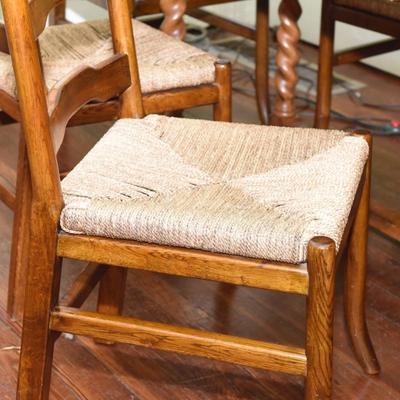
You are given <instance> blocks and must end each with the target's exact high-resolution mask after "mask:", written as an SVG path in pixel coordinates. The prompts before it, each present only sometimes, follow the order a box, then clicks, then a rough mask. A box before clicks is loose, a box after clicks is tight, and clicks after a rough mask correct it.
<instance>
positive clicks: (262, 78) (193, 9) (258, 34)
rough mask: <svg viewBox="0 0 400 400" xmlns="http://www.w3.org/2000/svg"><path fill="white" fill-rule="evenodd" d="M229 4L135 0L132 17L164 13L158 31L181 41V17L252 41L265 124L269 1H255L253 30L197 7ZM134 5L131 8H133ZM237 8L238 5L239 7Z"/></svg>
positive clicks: (100, 0)
mask: <svg viewBox="0 0 400 400" xmlns="http://www.w3.org/2000/svg"><path fill="white" fill-rule="evenodd" d="M89 1H90V2H92V3H94V4H98V5H101V6H103V7H105V5H106V3H107V1H106V0H89ZM234 1H239V2H240V1H241V0H234ZM227 2H232V0H200V1H199V0H187V1H171V0H161V1H160V0H144V1H143V0H137V1H135V2H131V4H132V9H133V15H134V16H135V17H138V16H142V15H149V14H158V13H163V16H164V19H163V23H162V24H161V27H160V29H161V30H162V31H163V32H165V33H167V34H169V35H171V36H174V37H178V38H181V39H182V38H183V37H184V35H185V25H184V22H183V15H184V14H185V12H186V14H188V15H190V16H192V17H194V18H197V19H200V20H202V21H204V22H207V23H209V24H210V25H212V26H216V27H218V28H221V29H224V30H226V31H228V32H231V33H234V34H236V35H239V36H243V37H245V38H247V39H250V40H254V41H255V43H256V54H255V61H256V65H255V70H256V72H255V80H256V84H255V87H256V96H257V105H258V112H259V116H260V120H261V122H262V123H263V124H267V123H268V121H269V116H270V113H271V106H270V99H269V0H258V1H257V5H256V8H257V9H256V26H255V29H253V28H249V27H248V26H245V25H241V24H238V23H236V22H233V21H230V20H228V19H225V18H223V17H220V16H218V15H215V14H212V13H210V12H207V11H205V10H200V7H203V6H209V5H215V4H221V3H227ZM133 3H134V4H133ZM65 6H66V4H65V1H64V4H61V5H59V6H58V7H57V9H56V12H55V18H54V19H53V23H65V22H66V18H65ZM238 6H240V3H239V4H238ZM138 53H139V54H138V55H139V56H140V52H139V51H138Z"/></svg>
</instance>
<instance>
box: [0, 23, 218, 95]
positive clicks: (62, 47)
mask: <svg viewBox="0 0 400 400" xmlns="http://www.w3.org/2000/svg"><path fill="white" fill-rule="evenodd" d="M133 27H134V34H135V44H136V51H137V57H138V63H139V73H140V83H141V88H142V92H143V93H150V92H156V91H160V90H168V89H174V88H181V87H189V86H197V85H200V84H207V83H211V82H214V80H215V67H214V62H215V61H216V59H215V58H214V57H213V56H211V55H209V54H208V53H206V52H204V51H202V50H200V49H197V48H196V47H193V46H190V45H188V44H186V43H183V42H181V41H180V40H177V39H174V38H172V37H170V36H168V35H166V34H165V33H163V32H161V31H159V30H157V29H154V28H152V27H149V26H148V25H145V24H143V23H142V22H140V21H137V20H134V21H133ZM39 40H40V49H41V54H42V61H43V70H44V77H45V81H46V85H47V87H48V89H51V88H52V87H53V86H54V85H55V84H56V83H57V82H59V81H60V80H61V79H63V78H65V77H66V76H68V74H70V73H71V72H72V71H73V70H74V69H75V68H77V67H79V66H81V65H91V64H96V63H98V62H99V61H102V60H104V59H106V58H108V57H111V56H112V55H113V45H112V39H111V31H110V25H109V22H108V20H103V21H94V22H84V23H80V24H66V25H56V26H49V27H47V28H46V29H45V30H44V32H43V33H42V34H41V36H40V38H39ZM0 90H3V91H5V92H6V93H8V94H10V95H11V96H13V97H15V96H16V84H15V78H14V71H13V67H12V62H11V57H10V55H9V54H6V53H2V52H0Z"/></svg>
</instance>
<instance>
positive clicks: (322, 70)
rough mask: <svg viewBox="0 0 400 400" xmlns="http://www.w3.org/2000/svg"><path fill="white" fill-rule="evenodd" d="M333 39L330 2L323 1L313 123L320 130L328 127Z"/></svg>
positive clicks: (333, 30)
mask: <svg viewBox="0 0 400 400" xmlns="http://www.w3.org/2000/svg"><path fill="white" fill-rule="evenodd" d="M334 38H335V20H334V19H333V16H332V6H331V1H327V0H324V1H323V6H322V17H321V35H320V43H319V69H318V88H317V104H316V109H315V121H314V126H315V127H316V128H322V129H327V128H328V127H329V120H330V113H331V102H332V79H333V77H332V74H333V55H334V53H333V52H334Z"/></svg>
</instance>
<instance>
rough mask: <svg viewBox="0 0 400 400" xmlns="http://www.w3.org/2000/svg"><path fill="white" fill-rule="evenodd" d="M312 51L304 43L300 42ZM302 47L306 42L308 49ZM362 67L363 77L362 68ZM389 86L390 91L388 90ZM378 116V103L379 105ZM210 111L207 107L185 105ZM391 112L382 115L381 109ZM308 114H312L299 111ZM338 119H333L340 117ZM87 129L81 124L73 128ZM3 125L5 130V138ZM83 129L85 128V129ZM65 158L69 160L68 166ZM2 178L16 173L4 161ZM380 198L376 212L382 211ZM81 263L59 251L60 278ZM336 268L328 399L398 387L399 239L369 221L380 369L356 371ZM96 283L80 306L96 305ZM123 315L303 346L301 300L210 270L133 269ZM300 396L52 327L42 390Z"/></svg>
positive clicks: (389, 154) (1, 224)
mask: <svg viewBox="0 0 400 400" xmlns="http://www.w3.org/2000/svg"><path fill="white" fill-rule="evenodd" d="M304 52H309V55H310V59H311V58H312V57H314V56H315V54H313V50H312V49H311V50H310V49H308V48H305V49H304ZM307 55H308V53H307ZM345 68H346V69H345V70H344V69H343V68H342V71H341V72H346V73H349V74H353V75H354V76H357V77H358V78H359V79H366V80H369V81H370V82H371V86H369V87H368V88H367V89H366V91H365V93H366V95H368V96H371V98H373V99H374V101H376V102H378V101H382V102H386V103H387V102H390V101H393V102H396V101H397V103H400V91H399V90H397V94H396V95H394V94H392V93H393V92H395V90H394V85H397V87H399V80H398V79H395V78H391V77H389V76H387V75H383V74H379V73H376V72H374V71H373V70H371V69H369V68H364V67H358V66H357V67H345ZM360 77H361V78H360ZM396 96H397V99H396ZM334 103H335V108H336V109H338V110H343V111H345V112H346V113H348V114H352V113H353V114H355V113H368V112H370V111H369V110H367V111H365V110H364V109H357V110H356V109H354V106H353V104H350V103H348V99H347V97H346V96H340V97H338V98H336V99H335V102H334ZM255 110H256V109H255V103H254V100H253V99H252V98H251V97H248V96H244V95H242V94H235V105H234V115H235V120H236V121H247V122H256V121H257V115H256V111H255ZM377 114H379V115H382V112H379V113H377ZM188 115H190V116H199V117H209V115H210V110H209V109H207V108H204V109H197V110H194V111H190V112H189V113H188ZM388 117H389V115H388ZM300 123H302V124H309V123H310V122H309V120H307V119H306V120H303V121H300ZM339 125H340V126H341V124H340V123H339V122H337V126H339ZM104 130H105V125H102V126H97V127H93V126H91V127H85V128H75V129H73V130H71V134H70V135H68V137H67V142H66V145H65V146H64V148H63V150H62V159H63V160H64V161H65V160H67V159H68V160H70V162H67V163H66V164H70V163H71V162H73V161H71V160H74V157H75V158H76V153H77V149H81V147H82V141H83V142H84V144H85V145H88V144H92V143H94V141H95V139H96V137H97V136H98V135H99V134H101V133H102V132H103V131H104ZM83 132H84V134H82V133H83ZM17 133H18V127H17V126H14V127H10V129H9V130H8V131H7V134H6V135H5V136H2V135H0V160H2V161H3V162H4V163H6V162H7V163H10V164H12V163H13V161H12V155H13V151H12V148H15V147H16V146H15V144H16V141H14V143H13V141H12V140H10V137H11V138H16V136H17ZM6 136H7V137H6ZM82 138H84V139H82ZM399 150H400V137H391V138H386V137H385V138H376V140H375V153H374V186H373V200H374V202H375V203H378V204H379V207H380V209H382V210H383V212H382V215H383V217H382V219H385V218H386V217H385V215H387V210H391V212H396V210H397V211H398V210H399V208H400V204H399V198H400V197H399V191H400V184H399V183H400V172H399V170H400V169H399V166H400V161H399V157H398V154H399ZM0 167H1V165H0ZM67 167H68V165H67ZM8 179H10V180H12V179H14V174H13V172H12V169H8ZM379 215H380V214H379V209H378V217H379ZM11 225H12V214H11V212H10V211H9V210H7V209H6V207H5V206H3V205H1V204H0V399H13V398H14V394H15V386H16V374H17V363H18V346H19V338H18V327H17V326H16V325H15V323H13V322H12V321H10V320H9V319H8V317H7V315H6V313H5V304H6V292H7V279H8V260H9V248H10V237H11ZM80 268H81V264H79V263H75V262H66V264H65V268H64V276H63V287H64V288H65V287H67V286H68V284H69V283H70V282H71V281H72V279H73V277H74V276H75V275H76V273H77V272H78V271H79V269H80ZM342 272H343V269H341V273H340V276H339V284H338V286H337V296H336V315H335V352H334V399H335V400H338V399H341V400H353V399H357V400H358V399H360V400H361V399H362V400H376V399H380V400H396V399H399V398H400V380H399V379H398V376H399V368H400V349H399V343H400V246H399V243H398V242H396V241H394V240H390V239H388V238H387V237H385V236H383V235H382V234H380V233H378V232H376V231H375V230H373V229H371V235H370V244H369V279H368V291H367V317H368V322H369V326H370V332H371V336H372V339H373V340H374V343H375V347H376V351H377V355H378V357H379V359H380V362H381V364H382V373H381V375H380V376H379V377H373V378H371V377H368V376H366V375H364V374H363V373H362V371H361V369H360V367H359V366H358V364H357V362H356V361H355V360H354V358H353V355H352V352H351V349H350V346H349V343H348V340H347V336H346V332H345V327H344V320H343V312H342V281H343V277H342ZM95 301H96V296H95V293H94V294H93V295H92V296H91V298H90V299H89V301H88V302H87V304H86V305H85V307H87V308H92V307H93V306H94V304H95ZM125 312H126V314H127V315H131V316H135V317H138V318H145V319H150V320H156V321H160V322H165V323H175V324H179V325H187V326H191V327H196V328H201V329H208V330H215V331H219V332H225V333H230V334H235V335H242V336H247V337H251V338H255V339H263V340H271V341H274V342H281V343H287V344H292V345H297V346H303V345H304V316H305V301H304V298H303V297H301V296H289V295H284V294H281V293H273V292H268V291H262V290H258V289H249V288H237V289H236V290H235V289H233V288H232V287H231V286H228V285H219V284H215V283H211V282H207V281H200V280H189V279H184V278H174V277H170V276H163V275H160V274H153V273H148V272H139V271H130V272H129V280H128V288H127V297H126V307H125ZM302 398H303V382H302V379H300V378H294V377H291V376H289V375H285V374H278V373H269V372H265V371H261V370H256V369H251V368H244V367H239V366H233V365H228V364H224V363H221V362H216V361H209V360H204V359H198V358H195V357H186V356H181V355H175V354H170V353H163V352H159V351H151V350H148V349H142V348H136V347H131V346H126V345H115V346H103V345H98V344H94V343H93V341H92V340H90V339H85V338H75V339H74V340H72V341H71V340H67V339H65V338H61V339H60V340H59V341H58V343H57V345H56V351H55V362H54V375H53V381H52V390H51V399H60V400H61V399H68V400H69V399H71V400H72V399H73V400H76V399H91V400H92V399H93V400H103V399H104V400H105V399H107V400H112V399H135V400H175V399H176V400H186V399H187V400H200V399H201V400H205V399H210V400H222V399H224V400H225V399H232V400H233V399H235V400H275V399H281V400H283V399H289V400H296V399H299V400H300V399H302Z"/></svg>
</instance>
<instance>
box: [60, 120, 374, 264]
mask: <svg viewBox="0 0 400 400" xmlns="http://www.w3.org/2000/svg"><path fill="white" fill-rule="evenodd" d="M367 156H368V145H367V143H366V142H365V141H364V140H363V139H362V138H359V137H353V136H348V135H347V134H346V133H344V132H339V131H322V130H313V129H303V128H302V129H293V128H278V127H265V126H256V125H244V124H230V123H220V122H213V121H200V120H188V119H177V118H170V117H164V116H155V115H150V116H147V117H146V118H144V119H142V120H134V119H124V120H120V121H118V122H117V123H116V124H115V125H114V126H113V127H112V128H111V130H110V131H109V132H108V133H107V134H106V135H105V136H104V137H103V138H102V139H101V140H100V141H99V142H98V143H97V144H96V145H95V147H94V148H93V149H92V150H91V151H90V152H89V154H88V155H87V156H86V157H85V158H84V159H83V160H82V161H81V162H80V163H79V164H78V166H77V167H76V168H75V169H74V170H73V171H72V172H71V173H70V174H69V175H68V176H67V178H65V179H64V181H63V182H62V187H63V193H64V200H65V208H64V210H63V212H62V215H61V227H62V229H63V230H64V231H66V232H69V233H72V234H87V235H96V236H103V237H110V238H119V239H132V240H137V241H144V242H150V243H158V244H165V245H172V246H180V247H189V248H195V249H203V250H208V251H213V252H219V253H227V254H234V255H242V256H247V257H256V258H264V259H270V260H276V261H286V262H292V263H300V262H303V261H305V259H306V247H307V242H308V241H309V240H310V239H311V238H312V237H314V236H317V235H325V236H328V237H331V238H332V239H334V240H335V241H336V243H337V245H339V243H340V241H341V237H342V234H343V230H344V227H345V225H346V222H347V218H348V215H349V212H350V209H351V206H352V202H353V200H354V196H355V192H356V190H357V187H358V183H359V180H360V177H361V175H362V171H363V167H364V164H365V161H366V159H367Z"/></svg>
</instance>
